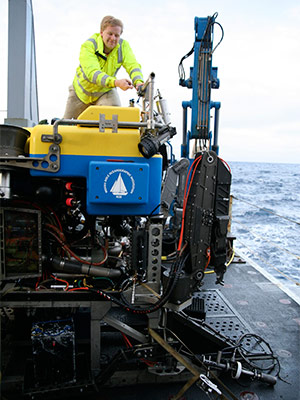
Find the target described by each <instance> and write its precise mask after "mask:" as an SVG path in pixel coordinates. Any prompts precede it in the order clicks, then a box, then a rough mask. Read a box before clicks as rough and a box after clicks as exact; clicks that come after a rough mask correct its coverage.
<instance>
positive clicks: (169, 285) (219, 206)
mask: <svg viewBox="0 0 300 400" xmlns="http://www.w3.org/2000/svg"><path fill="white" fill-rule="evenodd" d="M216 17H217V15H216V14H215V15H214V16H212V17H208V18H195V43H194V46H193V49H192V51H191V52H190V53H189V54H187V55H186V56H185V57H183V59H182V61H181V63H180V68H179V70H180V84H181V85H182V86H184V87H188V88H190V89H192V93H193V96H192V100H191V101H187V102H183V115H184V121H183V141H182V149H181V151H182V158H181V159H179V160H178V161H176V160H175V159H174V156H173V154H172V151H171V150H170V149H171V146H170V144H171V142H172V138H173V137H174V135H175V134H176V129H175V127H173V126H172V124H171V122H170V115H169V113H168V110H167V107H166V102H165V100H164V99H163V98H162V96H161V93H160V92H159V91H156V89H155V86H154V83H155V74H154V73H152V74H151V75H150V76H149V78H148V80H147V81H146V83H145V84H144V86H143V87H142V88H141V89H140V91H139V98H140V100H141V102H142V108H139V107H137V106H136V105H135V104H131V105H130V106H129V107H104V106H102V107H99V106H91V107H89V108H88V109H87V110H85V111H84V112H83V113H82V114H81V115H80V116H79V117H78V119H77V120H65V119H61V120H55V121H53V122H52V124H51V125H46V124H39V125H36V126H35V127H33V128H27V129H25V128H20V127H15V126H10V125H2V126H1V146H0V151H1V158H0V165H1V187H0V195H1V212H0V218H1V226H0V229H1V236H0V241H1V242H0V245H1V302H2V307H3V323H2V328H3V333H2V345H3V350H2V354H3V359H2V364H3V366H2V371H3V372H2V376H3V389H4V390H5V393H6V392H7V393H10V391H12V392H13V391H15V392H18V393H23V394H24V395H28V396H29V397H31V398H37V397H38V396H43V397H45V396H54V395H55V396H59V395H63V396H64V398H66V397H67V396H69V395H72V394H74V393H76V394H78V393H86V392H88V391H93V390H99V389H101V388H102V387H105V386H106V385H109V386H113V385H116V384H120V382H121V384H135V383H137V382H144V381H145V382H168V381H174V380H175V381H176V380H178V381H180V380H182V381H184V380H186V381H188V386H187V387H185V389H183V390H181V392H180V393H179V394H178V395H176V396H175V397H174V399H177V398H180V397H181V395H182V393H184V391H185V390H186V389H187V388H188V387H189V386H191V385H192V384H193V383H194V382H198V384H199V385H200V387H201V388H202V389H203V390H204V391H205V392H209V393H215V394H218V393H219V392H220V390H219V389H218V387H217V386H216V385H215V384H214V383H213V382H212V380H213V376H215V375H214V374H216V375H217V374H218V373H219V372H220V371H222V370H226V371H230V372H231V373H232V375H233V377H234V378H236V379H238V378H239V377H240V376H242V375H243V376H245V375H246V376H249V377H251V378H253V379H254V378H257V379H260V380H262V381H265V382H268V383H271V384H274V383H276V378H275V377H273V376H271V375H269V374H267V373H264V372H262V371H261V370H260V369H259V367H257V368H256V369H255V368H254V369H253V368H249V364H248V363H247V361H249V360H251V357H256V354H254V355H253V354H252V353H251V352H250V351H249V349H248V350H247V349H246V350H245V349H244V345H245V346H246V347H247V346H248V347H251V346H250V344H251V340H253V339H252V338H248V339H247V340H244V339H243V340H242V339H241V340H240V341H239V344H238V345H237V343H236V342H234V341H233V340H232V339H230V338H228V337H226V336H224V335H222V334H221V332H219V331H218V330H216V329H213V328H212V327H211V326H210V325H209V324H207V323H206V321H205V307H204V302H203V298H202V297H201V293H202V290H203V287H205V273H206V272H208V271H210V272H214V273H215V276H216V279H215V281H216V283H217V284H223V282H224V274H225V272H226V264H227V263H228V260H229V258H230V256H231V249H232V238H230V237H229V236H228V223H229V218H230V216H229V214H230V213H229V211H230V210H229V209H230V201H229V199H230V185H231V172H230V168H229V166H228V165H227V163H226V162H225V161H224V160H222V159H221V158H220V157H219V156H218V120H219V110H220V103H214V102H212V101H211V89H213V88H218V87H219V80H218V78H217V69H216V68H213V67H212V54H213V50H214V48H213V42H212V37H213V28H214V25H215V24H217V22H216ZM218 25H219V24H218ZM219 26H220V25H219ZM221 32H223V30H222V29H221ZM192 53H194V66H193V68H191V75H190V77H189V78H188V79H186V78H185V74H184V69H183V65H182V62H183V60H184V59H185V58H187V56H188V55H191V54H192ZM189 109H191V129H190V130H189V131H188V130H187V114H188V110H189ZM211 109H214V110H215V114H214V129H213V133H212V131H211V127H210V119H211ZM18 339H19V341H18ZM21 339H22V342H21V343H22V350H20V340H21ZM182 349H188V351H185V352H184V353H182ZM256 358H257V357H256ZM208 370H209V371H210V373H209V374H208ZM120 377H122V379H120ZM10 384H11V387H10ZM220 393H221V392H220Z"/></svg>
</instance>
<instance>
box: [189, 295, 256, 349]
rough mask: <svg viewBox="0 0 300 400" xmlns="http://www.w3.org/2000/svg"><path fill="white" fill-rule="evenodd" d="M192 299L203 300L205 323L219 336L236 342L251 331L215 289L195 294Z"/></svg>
mask: <svg viewBox="0 0 300 400" xmlns="http://www.w3.org/2000/svg"><path fill="white" fill-rule="evenodd" d="M194 299H195V300H196V301H197V300H198V299H203V300H204V303H205V311H206V319H205V322H206V323H207V324H208V325H209V326H210V327H211V328H212V329H214V330H215V331H217V332H218V333H219V334H221V335H223V336H225V337H226V338H228V339H231V340H234V341H236V340H237V339H238V338H239V337H240V336H241V335H243V334H245V333H248V332H250V331H251V329H250V327H249V325H248V324H247V323H246V322H245V321H244V320H243V319H242V317H241V316H240V315H239V314H238V312H237V311H236V310H235V309H234V308H233V307H232V305H231V304H230V303H229V302H228V301H227V300H226V299H225V298H224V296H223V295H222V294H221V293H220V292H219V290H217V289H208V290H203V291H201V292H198V293H196V294H195V296H194Z"/></svg>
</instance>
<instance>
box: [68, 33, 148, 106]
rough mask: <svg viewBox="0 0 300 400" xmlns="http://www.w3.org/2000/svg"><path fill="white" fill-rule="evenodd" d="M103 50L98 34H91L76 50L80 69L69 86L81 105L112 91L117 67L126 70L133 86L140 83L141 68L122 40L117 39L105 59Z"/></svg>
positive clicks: (126, 43) (141, 80)
mask: <svg viewBox="0 0 300 400" xmlns="http://www.w3.org/2000/svg"><path fill="white" fill-rule="evenodd" d="M103 47H104V45H103V40H102V37H101V35H100V33H95V34H94V35H93V36H92V37H90V38H89V39H88V40H87V41H85V42H84V43H83V45H82V46H81V49H80V55H79V62H80V65H79V67H78V68H77V70H76V75H75V77H74V80H73V85H74V89H75V92H76V94H77V96H78V97H79V99H80V100H81V101H82V102H83V103H85V104H90V103H93V102H94V101H96V100H97V99H98V98H99V97H100V96H101V94H103V93H105V92H108V91H109V90H110V89H112V88H113V87H115V80H116V78H115V76H116V74H117V72H118V71H119V69H120V68H121V66H123V67H124V68H125V69H126V71H127V73H128V75H129V77H130V79H131V80H132V83H133V85H135V84H137V83H138V82H143V75H142V71H141V66H140V64H138V62H137V61H136V58H135V56H134V54H133V52H132V50H131V47H130V45H129V43H128V42H127V41H126V40H123V39H120V41H119V43H118V44H117V46H116V47H115V48H114V49H113V50H112V51H111V52H110V53H109V54H108V55H106V54H105V53H104V49H103Z"/></svg>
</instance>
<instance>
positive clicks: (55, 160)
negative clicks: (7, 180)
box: [0, 144, 60, 172]
mask: <svg viewBox="0 0 300 400" xmlns="http://www.w3.org/2000/svg"><path fill="white" fill-rule="evenodd" d="M0 165H3V166H4V165H5V166H7V167H19V168H30V169H34V170H38V171H44V172H57V171H59V169H60V147H59V145H58V144H51V145H50V146H49V150H48V154H46V155H45V157H43V158H41V157H23V156H19V157H0Z"/></svg>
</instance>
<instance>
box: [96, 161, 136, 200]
mask: <svg viewBox="0 0 300 400" xmlns="http://www.w3.org/2000/svg"><path fill="white" fill-rule="evenodd" d="M103 185H104V192H105V193H107V194H108V193H111V194H112V195H113V196H115V197H116V198H118V199H121V198H122V197H124V196H127V195H128V194H132V193H133V192H134V189H135V180H134V179H133V176H132V175H131V174H130V172H128V171H126V169H121V168H120V169H113V170H112V171H110V172H109V173H108V174H107V175H106V177H105V179H104V184H103Z"/></svg>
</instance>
